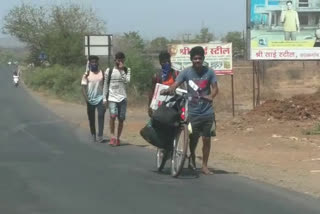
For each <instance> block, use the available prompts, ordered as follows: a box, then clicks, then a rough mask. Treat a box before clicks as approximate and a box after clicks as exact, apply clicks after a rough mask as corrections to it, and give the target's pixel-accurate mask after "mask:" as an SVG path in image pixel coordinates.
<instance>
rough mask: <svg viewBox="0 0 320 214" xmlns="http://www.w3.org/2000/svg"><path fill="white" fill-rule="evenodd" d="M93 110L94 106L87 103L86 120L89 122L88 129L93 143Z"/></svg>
mask: <svg viewBox="0 0 320 214" xmlns="http://www.w3.org/2000/svg"><path fill="white" fill-rule="evenodd" d="M95 108H96V107H95V106H94V105H91V104H90V103H87V114H88V120H89V127H90V132H91V135H92V137H93V141H95V137H96V124H95V123H96V120H95Z"/></svg>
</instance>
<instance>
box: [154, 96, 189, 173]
mask: <svg viewBox="0 0 320 214" xmlns="http://www.w3.org/2000/svg"><path fill="white" fill-rule="evenodd" d="M171 99H173V100H176V102H178V110H179V113H180V120H179V125H178V127H177V129H176V131H175V134H174V139H173V145H172V149H171V150H164V149H158V150H157V155H156V164H157V168H158V171H159V172H161V171H162V170H163V168H164V166H165V164H166V161H167V160H168V159H169V158H171V176H172V177H175V178H177V177H178V176H179V175H180V173H181V171H182V169H183V166H184V162H185V159H186V157H187V152H188V146H189V127H188V125H189V122H188V115H187V108H188V97H187V94H181V95H179V94H176V95H175V96H174V97H173V98H171Z"/></svg>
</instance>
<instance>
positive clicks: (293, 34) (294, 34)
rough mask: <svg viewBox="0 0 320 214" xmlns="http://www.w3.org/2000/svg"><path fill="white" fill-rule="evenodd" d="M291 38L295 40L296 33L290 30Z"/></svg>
mask: <svg viewBox="0 0 320 214" xmlns="http://www.w3.org/2000/svg"><path fill="white" fill-rule="evenodd" d="M290 36H291V40H293V41H295V40H297V33H296V32H291V35H290Z"/></svg>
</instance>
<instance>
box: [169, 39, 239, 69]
mask: <svg viewBox="0 0 320 214" xmlns="http://www.w3.org/2000/svg"><path fill="white" fill-rule="evenodd" d="M195 46H202V47H203V48H204V50H205V64H207V65H208V66H209V67H210V68H212V69H213V70H214V71H215V73H216V74H217V75H232V74H233V70H232V43H207V44H172V45H170V46H169V52H170V54H171V63H172V66H173V68H174V69H177V70H180V71H181V70H183V69H185V68H187V67H189V66H192V62H191V60H190V50H191V49H192V48H193V47H195Z"/></svg>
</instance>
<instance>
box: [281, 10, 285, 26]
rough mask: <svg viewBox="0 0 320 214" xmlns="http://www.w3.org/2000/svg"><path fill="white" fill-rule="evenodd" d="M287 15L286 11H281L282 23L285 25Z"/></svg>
mask: <svg viewBox="0 0 320 214" xmlns="http://www.w3.org/2000/svg"><path fill="white" fill-rule="evenodd" d="M285 13H286V12H285V11H284V10H282V11H281V16H280V22H282V23H284V21H285Z"/></svg>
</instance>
